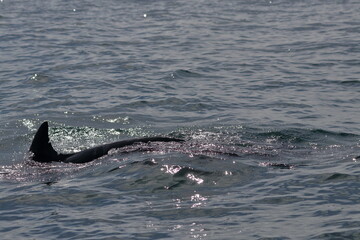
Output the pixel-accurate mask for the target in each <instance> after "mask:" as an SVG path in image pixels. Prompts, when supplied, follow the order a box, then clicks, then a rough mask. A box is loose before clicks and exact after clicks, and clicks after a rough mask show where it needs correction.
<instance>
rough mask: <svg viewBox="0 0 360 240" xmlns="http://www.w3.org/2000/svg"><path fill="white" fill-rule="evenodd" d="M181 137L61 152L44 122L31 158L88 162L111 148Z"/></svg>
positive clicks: (154, 138)
mask: <svg viewBox="0 0 360 240" xmlns="http://www.w3.org/2000/svg"><path fill="white" fill-rule="evenodd" d="M182 141H183V140H181V139H176V138H168V137H145V138H135V139H129V140H123V141H118V142H114V143H108V144H104V145H101V146H97V147H93V148H89V149H86V150H84V151H80V152H77V153H69V154H61V153H57V152H56V151H55V150H54V148H53V147H52V145H51V143H50V139H49V124H48V123H47V122H43V123H42V124H41V126H40V127H39V129H38V131H37V132H36V134H35V137H34V139H33V141H32V143H31V146H30V150H29V151H30V152H31V153H32V154H31V159H32V160H34V161H36V162H65V163H87V162H91V161H93V160H95V159H97V158H99V157H101V156H104V155H106V154H107V153H108V152H109V150H110V149H115V148H122V147H125V146H129V145H132V144H134V143H148V142H182Z"/></svg>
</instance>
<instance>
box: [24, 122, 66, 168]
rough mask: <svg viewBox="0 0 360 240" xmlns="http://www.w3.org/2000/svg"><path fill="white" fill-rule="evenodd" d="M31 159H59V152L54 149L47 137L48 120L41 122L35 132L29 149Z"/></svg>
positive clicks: (51, 160)
mask: <svg viewBox="0 0 360 240" xmlns="http://www.w3.org/2000/svg"><path fill="white" fill-rule="evenodd" d="M29 151H30V152H31V153H32V156H31V158H32V160H34V161H37V162H53V161H59V154H58V153H57V152H56V151H55V150H54V148H53V147H52V145H51V143H50V139H49V125H48V122H43V123H42V124H41V126H40V127H39V129H38V131H37V132H36V134H35V137H34V139H33V141H32V143H31V146H30V150H29Z"/></svg>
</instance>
